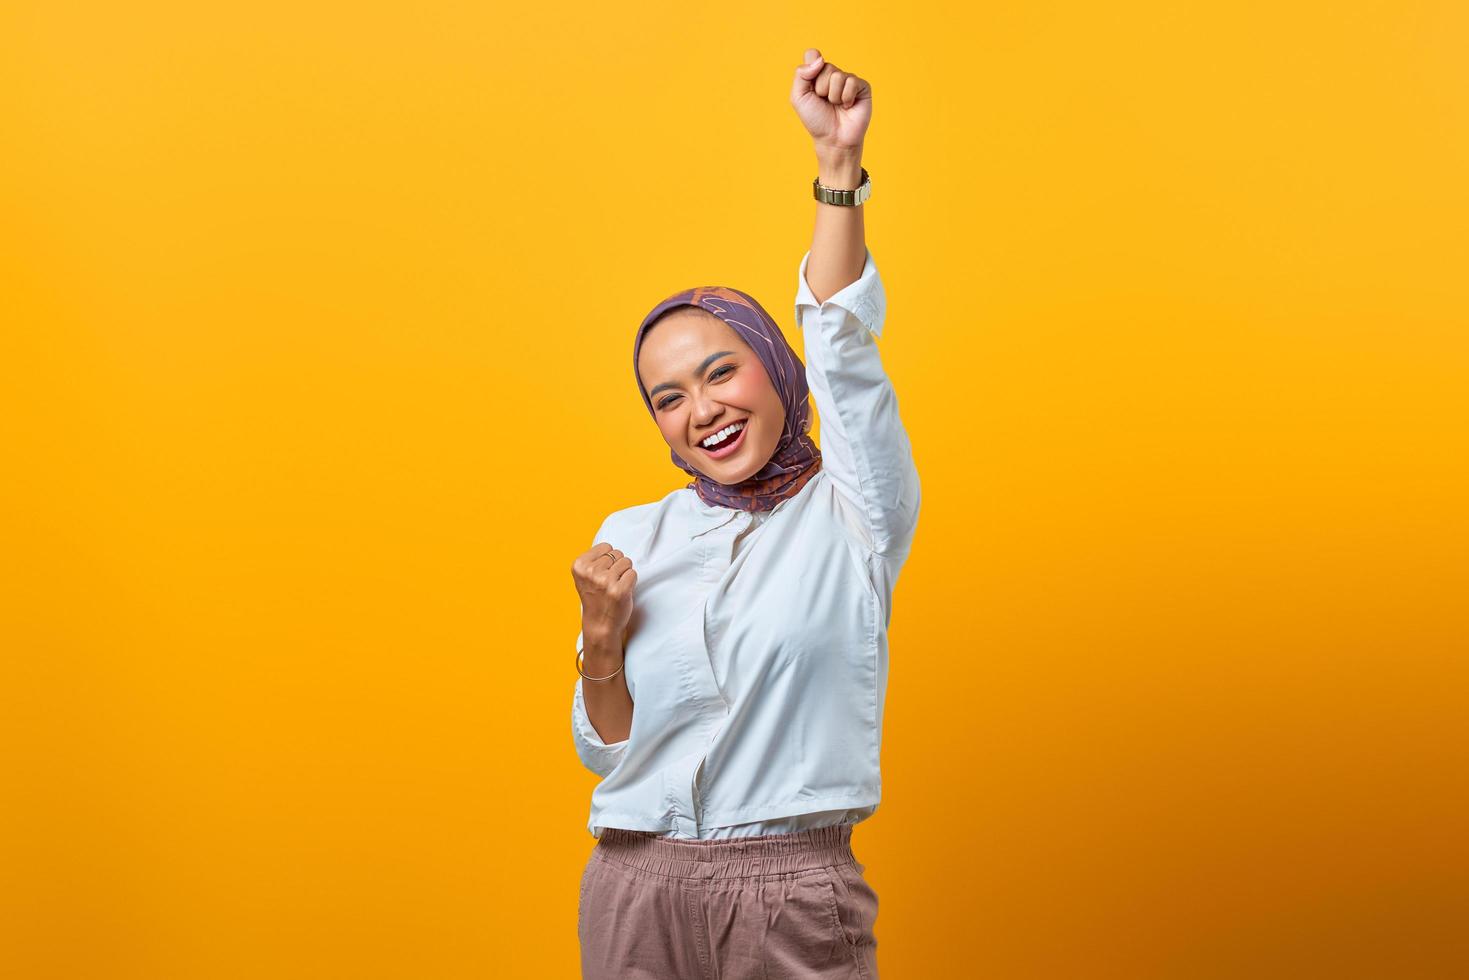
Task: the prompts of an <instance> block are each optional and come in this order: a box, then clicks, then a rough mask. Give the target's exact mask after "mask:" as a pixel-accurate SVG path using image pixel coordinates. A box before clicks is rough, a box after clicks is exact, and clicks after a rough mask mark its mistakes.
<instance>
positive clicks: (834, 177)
mask: <svg viewBox="0 0 1469 980" xmlns="http://www.w3.org/2000/svg"><path fill="white" fill-rule="evenodd" d="M791 105H793V106H794V107H795V109H796V114H797V115H798V116H800V117H801V123H802V125H804V126H805V127H806V131H807V132H808V133H810V134H811V139H812V142H813V143H814V144H815V149H816V176H817V179H819V180H820V181H821V185H822V186H823V187H832V188H836V189H839V190H856V189H857V187H859V186H861V184H862V141H863V140H864V139H865V138H866V136H867V125H868V123H869V122H871V120H872V86H871V85H869V84H868V83H867V81H866V80H865V79H862V78H858V77H857V76H856V75H853V74H851V73H850V72H844V71H842V70H841V69H839V68H837V67H836V66H835V65H832V64H828V63H827V62H826V61H825V60H823V59H822V57H821V52H820V51H818V50H817V49H815V48H808V49H807V50H806V61H805V64H803V65H801V66H800V67H798V68H797V69H796V77H795V81H794V82H793V83H792V86H791ZM862 212H863V206H862V205H858V206H856V207H845V206H843V205H839V204H825V203H822V202H820V201H817V202H816V230H815V232H814V233H813V235H812V238H811V258H810V261H809V263H808V265H807V268H806V281H807V282H808V283H809V284H810V286H811V291H812V293H813V294H814V295H815V297H816V301H817V302H818V303H824V302H826V299H827V297H829V296H831V295H832V294H834V293H836V292H837V291H838V290H840V289H841V288H842V287H843V286H845V285H847V284H848V283H851V282H854V281H856V279H857V277H858V276H860V275H861V274H862V267H863V264H864V261H865V258H866V254H867V242H866V231H865V229H864V228H863V226H862Z"/></svg>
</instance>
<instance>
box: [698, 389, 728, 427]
mask: <svg viewBox="0 0 1469 980" xmlns="http://www.w3.org/2000/svg"><path fill="white" fill-rule="evenodd" d="M691 400H692V402H693V405H694V410H693V412H692V413H691V414H690V418H692V419H693V422H694V426H695V428H699V429H702V428H705V427H706V426H708V425H709V424H710V423H712V422H714V421H715V420H716V419H718V418H719V416H720V415H722V414H723V413H724V406H723V405H721V404H719V402H718V401H716V400H714V399H713V398H709V397H708V396H706V395H695V396H692V397H691Z"/></svg>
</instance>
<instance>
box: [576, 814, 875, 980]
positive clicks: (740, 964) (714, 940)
mask: <svg viewBox="0 0 1469 980" xmlns="http://www.w3.org/2000/svg"><path fill="white" fill-rule="evenodd" d="M851 836H852V826H851V825H850V824H846V825H837V826H833V827H819V828H817V829H815V830H803V831H799V832H796V833H789V834H771V835H768V836H764V837H734V838H720V839H717V840H674V839H671V838H666V837H659V836H651V835H647V834H642V833H638V832H635V831H630V830H618V829H614V828H605V829H604V830H603V831H602V836H601V838H599V839H598V841H597V845H596V846H595V847H594V848H593V849H592V853H591V857H589V858H588V859H587V866H586V870H585V871H584V872H583V873H582V881H581V899H580V902H579V903H578V906H577V936H578V938H579V939H580V941H581V969H582V980H782V978H790V980H797V978H801V980H816V978H831V980H836V978H843V980H845V978H854V980H871V978H876V977H877V939H876V937H875V936H874V935H873V925H874V923H875V922H876V920H877V892H875V891H873V889H872V886H870V885H869V884H868V883H867V880H866V879H865V878H863V876H862V874H863V871H864V870H865V867H864V866H863V865H862V864H860V863H858V861H857V859H856V857H855V856H854V855H853V853H852V848H851Z"/></svg>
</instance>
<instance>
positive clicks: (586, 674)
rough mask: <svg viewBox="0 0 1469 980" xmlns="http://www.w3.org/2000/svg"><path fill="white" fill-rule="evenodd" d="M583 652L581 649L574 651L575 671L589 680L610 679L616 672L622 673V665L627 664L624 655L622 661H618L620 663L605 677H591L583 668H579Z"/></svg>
mask: <svg viewBox="0 0 1469 980" xmlns="http://www.w3.org/2000/svg"><path fill="white" fill-rule="evenodd" d="M584 652H585V651H583V650H578V651H576V672H577V673H578V674H581V675H582V676H583V677H585V678H586V679H587V680H589V681H610V680H611V679H612V678H614V677H616V676H617V675H618V674H620V673H622V668H623V666H625V665H626V664H627V657H626V656H624V657H623V658H622V663H620V664H618V665H617V669H616V670H614V671H613V672H612V673H610V674H608V675H607V676H606V677H592V676H591V675H589V674H588V673H587V672H586V671H584V670H582V669H581V659H582V654H583V653H584Z"/></svg>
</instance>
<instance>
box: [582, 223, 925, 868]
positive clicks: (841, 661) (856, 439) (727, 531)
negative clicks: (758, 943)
mask: <svg viewBox="0 0 1469 980" xmlns="http://www.w3.org/2000/svg"><path fill="white" fill-rule="evenodd" d="M810 257H811V253H810V252H809V251H808V252H807V253H806V255H805V256H804V257H802V259H801V265H800V268H799V270H798V272H797V287H796V289H797V291H796V307H795V312H796V322H797V323H798V324H799V325H800V328H801V332H802V335H803V337H804V338H805V357H804V360H805V365H806V379H807V383H808V385H809V386H810V389H811V396H812V398H813V399H814V400H815V403H816V411H817V413H818V415H819V418H820V420H821V442H820V445H821V455H822V468H821V470H820V471H819V472H818V473H817V474H816V475H815V476H814V477H812V478H811V479H810V480H808V481H807V482H806V484H805V486H803V487H802V488H801V490H800V492H799V493H797V494H796V495H795V496H793V497H790V498H787V499H786V500H783V501H781V502H780V503H779V504H777V505H776V506H775V507H774V508H773V509H772V510H769V511H765V512H756V513H748V512H745V511H741V510H736V509H733V508H729V507H721V506H710V505H708V504H705V503H704V502H703V501H702V500H701V499H700V498H699V496H698V495H697V494H696V493H695V492H694V491H693V489H692V488H689V487H681V488H679V489H678V490H674V491H673V492H671V493H669V494H668V495H667V496H665V497H664V498H663V499H661V500H657V501H654V502H652V503H647V504H640V505H638V506H634V507H629V508H626V509H624V510H619V511H617V512H615V513H613V514H611V515H610V516H609V517H608V518H607V519H606V520H605V521H603V523H602V526H601V527H600V528H599V529H598V531H597V534H596V536H595V537H594V538H593V539H592V543H593V544H595V543H597V542H600V541H607V542H609V543H611V544H612V545H613V546H614V547H616V548H619V549H621V550H622V552H623V553H624V554H626V555H627V556H628V557H629V558H631V559H632V562H633V568H634V569H635V570H636V571H637V573H638V583H637V587H636V589H635V591H634V594H633V614H632V620H631V622H630V624H629V630H628V638H627V643H626V646H625V648H624V656H623V663H624V667H623V670H624V671H625V673H626V679H627V686H628V691H629V693H630V694H631V695H632V699H633V718H632V728H631V730H630V731H629V734H628V737H627V738H626V739H624V740H623V741H620V742H615V743H612V744H610V745H609V744H607V743H605V742H603V741H602V739H601V738H600V737H599V736H598V735H597V732H596V729H595V728H593V727H592V724H591V721H590V719H588V717H587V713H586V705H585V702H584V701H583V696H582V684H583V683H584V682H583V680H582V679H581V678H577V681H576V689H575V693H574V696H573V699H572V711H571V720H572V734H573V738H574V740H575V743H576V750H577V754H578V755H579V756H580V758H581V760H582V762H583V764H584V765H586V766H587V768H589V769H591V770H592V771H593V772H595V773H597V774H598V775H600V776H602V777H603V779H602V781H601V782H600V783H598V784H597V786H596V788H595V789H594V790H593V792H592V805H591V815H590V819H589V821H588V823H587V829H588V831H590V832H591V834H592V835H593V836H594V837H600V836H601V830H602V828H603V827H621V828H625V829H628V830H638V831H648V832H652V833H656V834H658V835H661V836H666V837H677V838H693V839H705V838H714V837H734V836H746V835H752V834H761V833H783V832H788V831H792V830H800V829H806V828H808V827H812V826H825V825H828V824H836V823H856V822H858V821H860V820H862V819H865V818H866V817H867V816H869V815H870V814H871V813H872V812H873V811H874V810H875V809H876V807H877V804H878V801H879V799H880V797H881V792H882V783H881V776H880V773H879V766H878V752H879V747H880V743H881V739H882V718H883V703H884V698H885V695H886V691H887V676H888V643H887V629H888V624H889V621H890V620H891V618H892V596H893V587H894V585H895V584H896V582H897V578H898V572H899V570H900V569H901V567H902V565H903V562H904V560H905V559H906V558H907V555H908V550H909V547H910V545H911V543H912V539H913V534H914V529H915V527H916V525H917V521H918V503H919V486H918V471H917V469H916V468H915V466H914V463H913V453H912V447H911V445H910V444H909V441H908V435H907V432H906V431H905V430H904V428H903V423H902V421H901V420H900V419H899V417H898V402H897V398H896V395H895V394H894V392H893V387H892V384H891V383H890V382H889V380H888V377H887V374H886V373H885V372H884V371H883V367H882V361H881V359H880V357H879V356H878V349H877V342H876V341H877V337H878V336H880V335H881V332H882V325H883V318H884V316H885V314H886V309H887V301H886V296H885V295H884V292H883V287H882V280H881V279H880V278H879V277H878V274H877V265H876V263H875V262H874V261H873V258H872V252H871V250H870V249H869V250H868V251H867V256H866V261H865V264H864V267H863V270H862V275H861V277H860V278H859V279H857V280H856V281H855V282H852V283H849V284H848V285H847V286H845V287H843V288H842V289H841V290H840V291H838V292H837V293H836V294H834V295H833V296H831V297H830V298H828V299H827V300H826V302H825V303H820V304H818V303H817V302H816V297H815V295H814V294H813V293H812V292H811V288H810V286H809V285H808V284H807V282H806V265H807V262H808V261H809V260H810ZM582 640H583V637H582V635H581V634H580V633H578V634H577V641H576V642H577V650H581V648H582Z"/></svg>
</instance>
